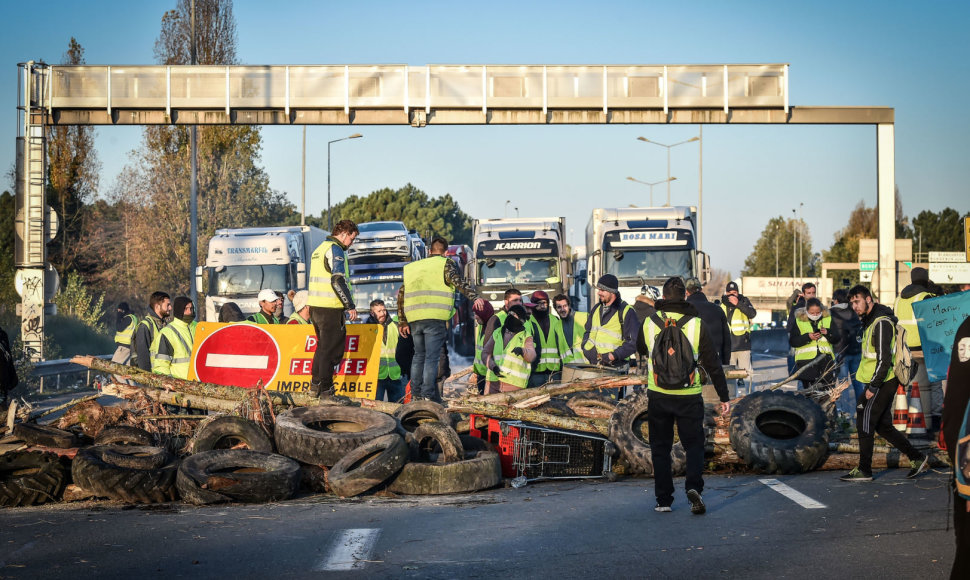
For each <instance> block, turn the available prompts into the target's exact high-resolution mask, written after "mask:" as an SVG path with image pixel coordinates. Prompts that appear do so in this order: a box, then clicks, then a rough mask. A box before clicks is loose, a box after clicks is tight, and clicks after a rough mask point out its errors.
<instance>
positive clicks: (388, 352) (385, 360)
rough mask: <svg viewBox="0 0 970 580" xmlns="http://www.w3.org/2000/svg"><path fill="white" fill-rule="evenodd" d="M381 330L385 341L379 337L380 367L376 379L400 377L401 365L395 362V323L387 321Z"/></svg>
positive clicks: (396, 334)
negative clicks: (385, 338)
mask: <svg viewBox="0 0 970 580" xmlns="http://www.w3.org/2000/svg"><path fill="white" fill-rule="evenodd" d="M382 331H383V332H384V333H385V334H386V337H387V342H384V339H383V337H382V338H381V367H380V370H378V371H377V378H378V379H391V380H397V379H399V378H401V366H400V365H399V364H397V358H395V355H396V354H397V337H398V330H397V324H395V323H393V322H389V323H388V324H387V326H385V327H384V328H383V329H382Z"/></svg>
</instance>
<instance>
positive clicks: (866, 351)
mask: <svg viewBox="0 0 970 580" xmlns="http://www.w3.org/2000/svg"><path fill="white" fill-rule="evenodd" d="M849 304H850V305H851V306H852V310H854V311H855V313H856V314H858V315H859V318H861V319H862V327H863V329H864V330H863V331H862V362H860V363H859V370H858V371H856V378H857V379H858V380H859V382H860V383H863V384H864V385H866V390H865V391H864V393H863V396H862V399H861V400H860V401H859V403H858V405H857V406H856V428H857V429H858V431H859V466H858V467H856V468H855V469H853V470H852V471H850V472H849V473H847V474H845V475H843V476H842V477H840V478H839V479H841V480H842V481H851V482H868V481H872V448H873V444H874V440H875V434H876V433H878V434H879V435H881V436H882V437H883V438H884V439H885V440H886V441H888V442H889V444H890V445H892V446H893V447H895V448H896V449H898V450H899V451H900V452H902V453H905V454H906V456H907V457H909V460H910V464H911V468H910V470H909V473H908V474H907V475H906V477H908V478H910V479H912V478H914V477H916V476H918V475H919V474H921V473H923V472H924V471H926V469H927V468H928V467H929V457H928V456H926V455H924V454H923V453H922V452H920V451H919V450H918V449H916V448H915V447H913V444H912V443H910V442H909V439H907V438H906V435H904V434H903V433H902V432H901V431H897V430H896V428H895V427H894V426H893V421H892V404H893V399H894V398H895V396H896V391H897V389H898V387H899V380H897V379H896V375H895V373H894V372H893V365H894V360H893V359H894V358H895V351H896V348H895V347H896V317H895V316H893V311H892V309H890V308H889V307H888V306H885V305H883V304H876V303H875V302H873V300H872V294H870V292H869V289H868V288H866V287H865V286H862V285H861V284H858V285H856V286H853V287H852V289H851V290H849Z"/></svg>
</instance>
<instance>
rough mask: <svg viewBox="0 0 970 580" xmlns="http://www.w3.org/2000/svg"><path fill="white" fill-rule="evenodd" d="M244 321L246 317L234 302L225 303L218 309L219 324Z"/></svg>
mask: <svg viewBox="0 0 970 580" xmlns="http://www.w3.org/2000/svg"><path fill="white" fill-rule="evenodd" d="M245 319H246V316H245V315H244V314H243V311H242V310H240V308H239V305H238V304H236V303H235V302H226V303H225V304H223V305H222V307H221V308H219V322H242V321H243V320H245Z"/></svg>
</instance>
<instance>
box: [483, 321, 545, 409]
mask: <svg viewBox="0 0 970 580" xmlns="http://www.w3.org/2000/svg"><path fill="white" fill-rule="evenodd" d="M528 320H529V318H528V314H527V313H526V311H525V307H523V306H522V305H521V304H516V305H515V306H513V307H511V308H509V311H508V314H507V315H506V317H505V322H503V323H502V326H500V327H499V328H496V329H495V332H493V333H492V336H490V337H489V338H488V340H486V341H485V346H484V347H483V348H484V353H485V366H486V367H487V368H488V392H489V393H499V392H508V391H517V390H519V389H524V388H526V387H528V386H529V374H530V371H531V369H532V361H534V360H536V349H535V343H534V339H533V338H532V336H530V335H529V333H528V331H527V329H526V326H527V325H528Z"/></svg>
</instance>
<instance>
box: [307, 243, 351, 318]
mask: <svg viewBox="0 0 970 580" xmlns="http://www.w3.org/2000/svg"><path fill="white" fill-rule="evenodd" d="M331 248H335V249H336V250H340V251H343V249H342V248H341V247H340V246H339V245H337V243H336V242H334V241H332V240H327V241H326V242H323V243H322V244H320V245H319V246H318V247H317V249H316V250H314V251H313V256H311V257H310V281H309V283H308V284H307V304H309V305H310V306H319V307H322V308H343V307H344V303H343V302H341V301H340V298H338V297H337V293H336V292H334V290H333V275H332V273H331V272H330V271H329V270H327V254H328V253H329V252H330V251H331ZM343 264H344V271H343V275H344V280H345V281H346V282H347V289H348V290H349V291H350V292H351V295H353V288H352V287H351V284H350V264H349V263H348V261H347V260H346V258H345V259H344V260H343Z"/></svg>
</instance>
